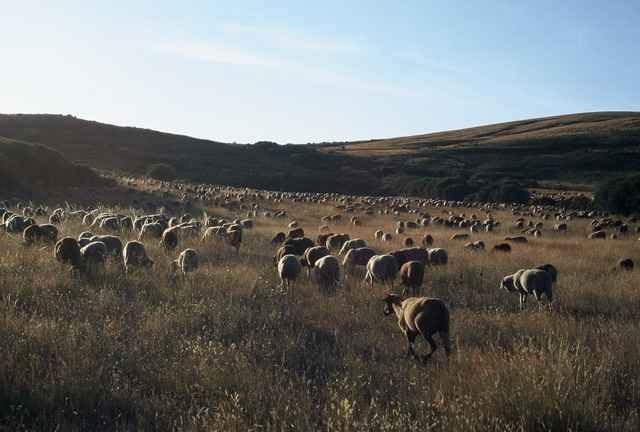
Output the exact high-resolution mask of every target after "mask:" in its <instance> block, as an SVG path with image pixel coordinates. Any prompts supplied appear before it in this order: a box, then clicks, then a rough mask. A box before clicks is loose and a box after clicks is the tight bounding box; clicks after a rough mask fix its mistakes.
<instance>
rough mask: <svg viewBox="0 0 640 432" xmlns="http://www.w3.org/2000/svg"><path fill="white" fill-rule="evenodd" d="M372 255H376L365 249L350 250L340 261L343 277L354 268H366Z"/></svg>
mask: <svg viewBox="0 0 640 432" xmlns="http://www.w3.org/2000/svg"><path fill="white" fill-rule="evenodd" d="M374 255H376V252H375V251H374V250H373V249H370V248H367V247H363V248H357V249H350V250H349V251H348V252H347V254H346V255H345V256H344V259H343V260H342V266H343V267H344V273H345V277H346V276H347V275H348V274H349V271H351V270H353V268H354V267H356V266H366V265H367V263H368V262H369V260H370V259H371V257H373V256H374Z"/></svg>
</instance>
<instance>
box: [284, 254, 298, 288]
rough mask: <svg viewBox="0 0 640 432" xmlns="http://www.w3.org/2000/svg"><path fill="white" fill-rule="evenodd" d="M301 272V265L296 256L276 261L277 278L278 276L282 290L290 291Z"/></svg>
mask: <svg viewBox="0 0 640 432" xmlns="http://www.w3.org/2000/svg"><path fill="white" fill-rule="evenodd" d="M301 271H302V265H301V264H300V260H299V259H298V257H297V256H295V255H293V254H289V255H285V256H283V257H282V258H280V261H278V276H280V282H281V285H280V287H281V288H282V289H283V290H284V288H285V286H286V288H287V290H292V289H293V288H294V286H295V284H296V280H297V279H298V276H299V275H300V272H301Z"/></svg>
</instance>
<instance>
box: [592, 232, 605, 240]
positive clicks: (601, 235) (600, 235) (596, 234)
mask: <svg viewBox="0 0 640 432" xmlns="http://www.w3.org/2000/svg"><path fill="white" fill-rule="evenodd" d="M587 238H589V239H590V240H597V239H606V238H607V232H606V231H595V232H592V233H591V234H589V235H588V236H587Z"/></svg>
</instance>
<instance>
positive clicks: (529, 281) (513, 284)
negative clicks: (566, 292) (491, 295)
mask: <svg viewBox="0 0 640 432" xmlns="http://www.w3.org/2000/svg"><path fill="white" fill-rule="evenodd" d="M552 285H553V279H552V276H551V273H550V272H548V271H545V270H540V269H537V268H535V269H528V270H526V269H521V270H518V271H517V272H515V273H514V274H512V275H509V276H505V277H504V278H503V279H502V282H501V283H500V288H501V289H504V290H506V291H509V292H517V293H518V294H519V295H520V309H524V306H525V303H526V302H527V296H529V295H531V294H533V295H534V296H535V298H536V300H537V301H538V302H540V301H541V300H542V295H543V294H544V295H545V296H546V297H547V300H548V301H549V304H551V302H552V301H553V293H552Z"/></svg>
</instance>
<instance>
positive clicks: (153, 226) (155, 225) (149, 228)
mask: <svg viewBox="0 0 640 432" xmlns="http://www.w3.org/2000/svg"><path fill="white" fill-rule="evenodd" d="M164 229H165V228H164V226H163V225H162V224H161V223H160V222H151V223H145V224H144V225H142V228H141V229H140V234H139V235H138V241H142V240H145V239H148V238H156V239H159V238H161V237H162V233H163V232H164Z"/></svg>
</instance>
